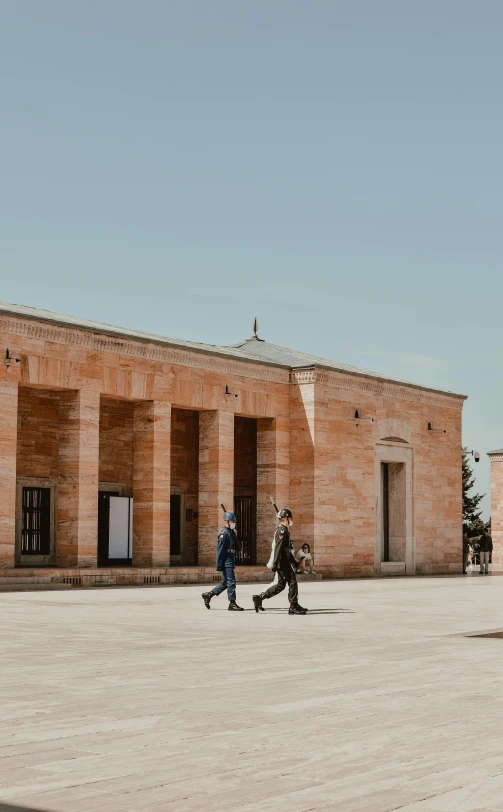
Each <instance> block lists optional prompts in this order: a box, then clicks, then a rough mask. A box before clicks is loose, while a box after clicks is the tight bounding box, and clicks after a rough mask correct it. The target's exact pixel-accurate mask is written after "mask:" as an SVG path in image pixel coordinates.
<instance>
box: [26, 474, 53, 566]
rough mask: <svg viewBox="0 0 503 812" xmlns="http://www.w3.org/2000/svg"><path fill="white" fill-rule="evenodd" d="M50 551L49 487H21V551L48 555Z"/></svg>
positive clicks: (28, 553)
mask: <svg viewBox="0 0 503 812" xmlns="http://www.w3.org/2000/svg"><path fill="white" fill-rule="evenodd" d="M50 552H51V489H50V488H23V521H22V535H21V553H22V554H23V555H49V554H50Z"/></svg>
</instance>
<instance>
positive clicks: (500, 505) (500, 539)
mask: <svg viewBox="0 0 503 812" xmlns="http://www.w3.org/2000/svg"><path fill="white" fill-rule="evenodd" d="M489 459H490V461H491V530H490V534H491V537H492V540H493V547H494V549H493V555H492V562H493V565H499V566H498V569H500V568H501V565H502V564H503V450H502V451H492V452H491V453H490V454H489Z"/></svg>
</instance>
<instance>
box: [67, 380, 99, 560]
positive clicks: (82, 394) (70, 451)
mask: <svg viewBox="0 0 503 812" xmlns="http://www.w3.org/2000/svg"><path fill="white" fill-rule="evenodd" d="M99 447H100V393H99V392H95V391H93V390H87V389H79V390H77V391H64V392H62V393H61V396H60V427H59V484H58V507H57V539H56V560H57V564H58V567H65V568H69V567H96V566H97V554H98V474H99Z"/></svg>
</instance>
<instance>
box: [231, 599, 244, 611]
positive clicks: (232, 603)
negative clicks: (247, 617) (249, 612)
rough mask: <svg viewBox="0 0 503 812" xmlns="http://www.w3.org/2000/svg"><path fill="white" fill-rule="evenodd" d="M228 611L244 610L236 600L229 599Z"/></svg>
mask: <svg viewBox="0 0 503 812" xmlns="http://www.w3.org/2000/svg"><path fill="white" fill-rule="evenodd" d="M229 612H244V609H243V607H242V606H238V605H237V603H236V601H229Z"/></svg>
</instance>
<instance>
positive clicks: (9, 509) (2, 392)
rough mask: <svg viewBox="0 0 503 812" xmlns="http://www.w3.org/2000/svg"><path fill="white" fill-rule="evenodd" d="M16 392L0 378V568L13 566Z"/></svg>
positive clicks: (10, 383) (11, 385)
mask: <svg viewBox="0 0 503 812" xmlns="http://www.w3.org/2000/svg"><path fill="white" fill-rule="evenodd" d="M17 393H18V384H17V381H8V380H3V381H0V415H1V417H0V493H1V494H2V499H1V501H0V567H13V566H14V551H15V534H16V455H17Z"/></svg>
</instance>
